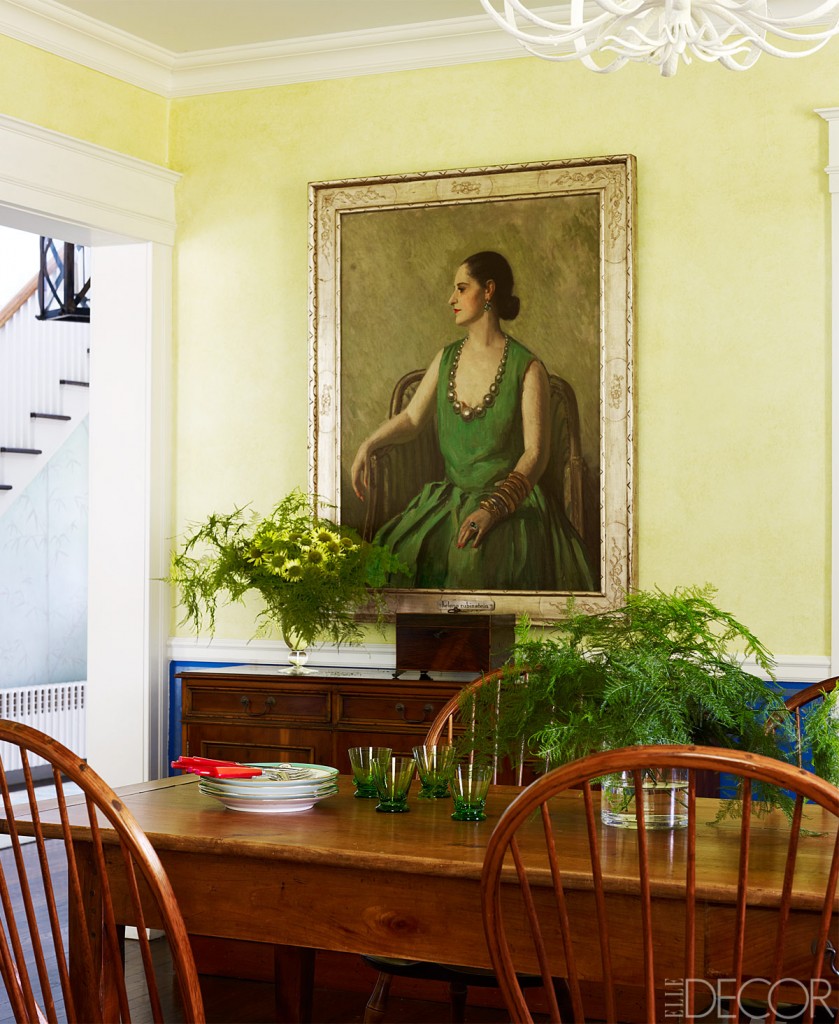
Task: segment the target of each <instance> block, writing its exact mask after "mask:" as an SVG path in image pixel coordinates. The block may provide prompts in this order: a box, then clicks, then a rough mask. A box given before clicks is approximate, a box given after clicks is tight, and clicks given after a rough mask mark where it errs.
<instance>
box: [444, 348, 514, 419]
mask: <svg viewBox="0 0 839 1024" xmlns="http://www.w3.org/2000/svg"><path fill="white" fill-rule="evenodd" d="M465 344H466V339H465V338H464V339H463V341H461V343H460V348H459V349H458V350H457V354H456V355H455V357H454V361H453V362H452V366H451V369H450V370H449V386H448V389H447V391H446V398H448V400H449V402H450V404H451V407H452V412H454V414H455V415H456V416H460V417H461V418H462V419H464V420H466V421H469V420H472V419H480V418H481V416H485V415H486V411H487V409H488V408H489V407H490V406H491V405H495V399H496V397H497V396H498V389H499V387H500V386H501V381H502V379H503V377H504V370H505V369H506V368H507V351H508V349H509V348H510V339H509V338H508V337H507V335H506V334H505V335H504V351H503V352H502V353H501V362H500V363H499V364H498V369H497V370H496V373H495V380H494V381H493V382H492V384H490V386H489V391H488V392H487V394H485V395H484V398H483V401H482V402H480V403H479V404H478V405H476V406H474V408H473V407H472V406H471V405H467V404H466V403H465V402H461V401H460V399H459V398H458V397H457V387H456V385H455V378H456V377H457V366H458V363H459V362H460V355H461V353H462V352H463V346H464V345H465Z"/></svg>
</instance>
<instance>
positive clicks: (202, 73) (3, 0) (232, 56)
mask: <svg viewBox="0 0 839 1024" xmlns="http://www.w3.org/2000/svg"><path fill="white" fill-rule="evenodd" d="M0 33H2V34H3V35H6V36H9V37H11V38H13V39H17V40H19V41H21V42H24V43H29V44H30V45H32V46H37V47H39V48H40V49H42V50H46V51H48V52H49V53H53V54H55V55H56V56H59V57H64V58H65V59H67V60H71V61H73V62H74V63H76V64H81V65H82V66H84V67H88V68H91V69H93V70H94V71H101V72H103V73H104V74H106V75H110V76H111V77H113V78H118V79H120V80H122V81H124V82H128V83H129V84H131V85H136V86H139V87H140V88H141V89H146V90H148V91H149V92H154V93H157V94H158V95H160V96H164V97H166V98H170V99H171V98H178V97H186V96H199V95H205V94H208V93H216V92H233V91H237V90H241V89H260V88H265V87H267V86H274V85H290V84H294V83H299V82H312V81H318V80H320V79H327V78H347V77H352V76H355V75H371V74H380V73H383V72H388V71H405V70H413V69H417V68H429V67H443V66H448V65H452V64H466V63H472V62H476V61H487V60H501V59H505V58H509V57H522V56H524V53H523V51H522V49H521V47H520V46H519V45H518V44H517V43H516V42H515V41H514V40H512V39H511V38H509V37H508V36H507V35H506V34H505V33H504V32H502V31H500V30H499V29H498V28H497V26H495V25H494V24H493V23H492V21H491V20H490V19H489V17H488V16H486V15H482V14H478V15H476V16H475V17H468V18H453V19H448V20H445V21H436V22H427V23H423V24H419V25H401V26H398V27H396V28H387V29H373V30H366V31H363V32H362V31H360V32H340V33H331V34H327V35H320V36H308V37H305V38H299V39H292V40H286V41H282V42H276V43H264V44H255V45H250V46H239V47H230V48H229V49H227V48H226V49H221V50H197V51H194V52H191V53H186V54H177V53H173V52H171V51H170V50H166V49H164V48H163V47H159V46H154V45H152V44H150V43H146V42H144V41H143V40H141V39H138V38H137V37H136V36H132V35H130V34H128V33H127V32H122V31H120V30H118V29H114V28H111V27H110V26H108V25H105V24H103V23H102V22H99V21H97V20H95V19H94V18H89V17H87V16H86V15H83V14H79V13H78V12H76V11H71V10H69V9H68V8H66V7H62V6H61V4H57V3H51V2H47V0H0Z"/></svg>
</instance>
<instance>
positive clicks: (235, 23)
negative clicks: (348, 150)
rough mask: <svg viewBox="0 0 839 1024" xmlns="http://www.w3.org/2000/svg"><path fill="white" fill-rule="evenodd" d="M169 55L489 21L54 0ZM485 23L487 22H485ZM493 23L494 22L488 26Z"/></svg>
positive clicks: (435, 4)
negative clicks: (449, 22) (425, 25)
mask: <svg viewBox="0 0 839 1024" xmlns="http://www.w3.org/2000/svg"><path fill="white" fill-rule="evenodd" d="M52 2H53V6H56V7H65V8H69V9H70V10H72V11H76V12H78V13H79V14H82V15H85V16H87V17H89V18H92V19H94V20H95V21H98V22H100V23H102V24H104V25H107V26H110V27H111V28H115V29H118V30H120V31H122V32H126V33H128V34H129V35H132V36H134V37H136V38H137V39H142V40H144V41H145V42H147V43H151V44H152V45H154V46H159V47H162V48H163V49H165V50H168V51H170V52H171V53H177V54H184V53H190V52H195V51H201V50H217V49H223V48H228V47H239V46H247V45H250V44H253V43H269V42H278V41H288V40H291V39H298V38H307V37H312V36H320V35H331V34H332V33H337V32H358V31H369V30H370V29H377V28H393V27H395V26H404V25H415V24H417V25H418V24H422V23H425V22H439V21H444V20H447V19H451V18H467V17H473V16H476V15H482V14H484V12H483V9H482V7H481V5H480V3H479V0H62V2H61V4H58V3H57V2H55V0H52ZM484 16H486V15H484ZM487 20H488V21H489V19H487Z"/></svg>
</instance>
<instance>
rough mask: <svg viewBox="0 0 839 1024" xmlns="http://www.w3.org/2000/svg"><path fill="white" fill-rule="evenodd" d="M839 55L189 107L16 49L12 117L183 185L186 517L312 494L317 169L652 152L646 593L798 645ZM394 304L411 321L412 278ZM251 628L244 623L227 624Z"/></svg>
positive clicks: (644, 277)
mask: <svg viewBox="0 0 839 1024" xmlns="http://www.w3.org/2000/svg"><path fill="white" fill-rule="evenodd" d="M838 59H839V48H837V46H836V45H834V46H833V48H832V49H831V48H828V50H827V51H826V52H822V53H821V54H818V55H816V56H815V57H811V58H808V59H806V60H803V61H799V62H781V61H778V60H773V59H771V58H768V57H764V58H762V59H761V60H760V61H759V62H758V64H757V65H756V67H755V68H753V69H752V70H751V71H749V72H747V73H744V74H742V75H738V74H734V73H730V72H726V71H724V70H723V69H722V68H719V67H717V66H711V67H706V66H704V65H694V66H692V67H691V68H682V69H680V71H679V73H678V75H677V76H676V78H675V79H672V80H668V81H665V80H662V79H661V78H660V77H658V76H657V75H656V73H655V72H654V71H653V70H652V69H650V68H646V67H629V68H625V69H624V70H622V71H621V72H619V73H617V74H615V75H610V76H602V77H601V76H596V75H593V74H592V73H590V72H587V71H585V70H584V69H583V68H581V67H579V66H577V65H573V66H562V67H559V66H555V65H551V64H547V63H545V62H541V61H538V60H536V59H520V60H510V61H503V62H498V63H494V64H475V65H467V66H463V67H456V68H443V69H433V70H427V71H417V72H403V73H398V74H390V75H378V76H369V77H360V78H357V79H350V80H338V81H328V82H321V83H313V84H306V85H299V86H288V87H282V88H272V89H265V90H254V91H250V92H237V93H230V94H221V95H218V96H208V97H196V98H192V99H185V100H178V101H174V102H172V103H171V104H169V103H167V101H165V100H163V99H161V98H160V97H158V96H155V95H153V94H150V93H147V92H144V91H143V90H140V89H137V88H134V87H131V86H128V85H125V84H123V83H120V82H117V81H115V80H113V79H110V78H108V77H106V76H104V75H101V74H98V73H96V72H92V71H88V70H86V69H84V68H80V67H77V66H75V65H72V64H69V63H67V62H65V61H62V60H60V59H58V58H55V57H52V56H49V55H47V54H44V53H42V52H41V51H39V50H37V49H34V48H32V47H29V46H26V45H24V44H21V43H17V42H14V41H12V40H9V39H6V38H2V37H0V111H1V112H3V113H5V114H9V115H12V116H14V117H19V118H22V119H24V120H27V121H32V122H34V123H37V124H41V125H44V126H46V127H49V128H55V129H57V130H59V131H62V132H66V133H68V134H71V135H76V136H78V137H79V138H82V139H86V140H90V141H93V142H96V143H98V144H101V145H104V146H109V147H112V148H114V149H117V150H120V151H122V152H125V153H128V154H130V155H133V156H138V157H141V158H143V159H147V160H151V161H154V162H157V163H163V164H165V163H167V162H168V163H169V165H170V166H171V167H173V168H174V169H175V170H177V171H180V172H181V173H182V174H183V180H182V183H181V185H180V187H179V193H178V223H179V237H178V243H177V248H176V264H175V266H176V279H175V340H176V360H175V371H176V384H175V402H176V404H175V416H176V424H175V427H176V429H175V476H174V479H175V529H176V530H177V531H180V530H182V529H183V528H184V526H185V524H186V522H187V521H188V520H195V519H200V518H203V516H204V515H205V514H206V513H207V512H209V511H210V510H212V509H220V510H221V509H229V508H231V507H232V506H233V505H235V504H237V503H243V502H247V501H252V502H253V503H254V505H255V506H256V507H257V508H259V509H262V510H264V509H267V507H268V506H269V505H270V504H271V503H272V502H273V501H274V500H275V499H276V498H277V497H278V496H280V495H282V494H284V493H285V492H286V491H287V490H289V489H290V488H291V487H293V486H305V483H306V433H307V402H308V384H307V287H308V281H307V217H308V210H307V184H308V182H310V181H319V180H330V179H336V178H342V177H354V176H365V175H376V174H384V173H393V172H400V171H415V170H427V169H434V168H450V167H468V166H480V165H487V164H497V163H513V162H519V161H528V160H545V159H558V158H564V157H578V156H590V155H599V154H608V153H623V152H630V153H634V154H635V156H636V157H637V160H638V232H637V246H636V256H637V282H638V289H637V331H636V364H637V373H636V402H637V417H636V434H637V444H638V454H637V462H636V481H637V501H636V516H637V527H638V551H639V558H638V583H639V584H640V585H641V586H643V587H649V586H654V585H658V586H661V587H663V588H671V587H673V586H675V585H677V584H688V583H704V582H706V581H707V582H712V583H714V584H715V585H716V586H717V587H718V588H719V600H720V603H721V604H722V605H723V606H724V607H726V608H728V609H730V610H731V611H733V612H734V613H735V614H737V615H738V616H739V617H740V618H742V619H743V620H744V621H745V622H746V623H748V624H749V625H750V626H751V627H752V628H753V629H754V630H755V631H756V632H757V633H758V635H759V636H760V637H761V638H762V639H763V640H764V641H765V642H766V643H767V644H768V645H769V646H770V648H771V649H773V650H774V651H775V652H776V653H778V654H787V655H800V654H809V655H823V654H825V653H826V652H827V650H828V624H829V562H828V559H829V527H830V511H829V477H830V463H829V458H830V455H829V444H828V440H829V412H830V395H829V365H830V351H829V299H830V297H829V262H828V260H829V249H828V246H829V209H828V205H829V204H828V193H827V179H826V176H825V174H824V171H823V168H824V166H825V164H826V163H827V130H826V125H825V124H824V123H823V122H822V121H821V119H820V118H818V117H817V116H816V115H815V114H814V113H813V110H814V108H817V107H827V106H833V105H836V104H837V103H839V95H837V89H836V74H835V67H836V61H837V60H838ZM21 82H25V83H26V88H25V89H24V88H21ZM167 119H169V123H168V128H167ZM446 298H447V296H446V295H441V297H440V301H441V302H445V300H446ZM382 300H383V302H386V303H388V304H392V306H393V308H394V324H395V328H396V329H398V308H399V283H398V268H396V273H395V275H394V278H393V279H392V280H390V281H387V282H383V283H382ZM252 624H253V616H252V614H249V613H248V612H246V611H242V610H238V609H237V610H233V611H229V612H224V613H223V614H222V615H221V616H220V618H219V622H218V629H217V635H219V636H223V637H235V636H240V637H247V636H249V635H250V633H251V630H252Z"/></svg>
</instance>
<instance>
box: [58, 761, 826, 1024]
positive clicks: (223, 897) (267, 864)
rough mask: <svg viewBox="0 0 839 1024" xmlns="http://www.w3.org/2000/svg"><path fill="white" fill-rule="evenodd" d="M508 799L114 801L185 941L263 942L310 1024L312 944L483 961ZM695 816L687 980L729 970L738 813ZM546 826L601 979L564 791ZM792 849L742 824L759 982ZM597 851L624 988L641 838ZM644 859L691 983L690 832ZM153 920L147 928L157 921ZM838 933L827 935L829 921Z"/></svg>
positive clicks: (670, 949)
mask: <svg viewBox="0 0 839 1024" xmlns="http://www.w3.org/2000/svg"><path fill="white" fill-rule="evenodd" d="M517 792H519V790H517V789H516V788H514V787H511V786H496V787H493V788H492V789H491V790H490V794H489V797H488V801H487V808H486V809H487V818H486V820H485V821H482V822H458V821H453V820H452V818H451V811H452V806H451V802H450V801H449V800H419V799H416V798H415V796H414V795H412V797H411V799H410V802H409V807H410V810H409V813H407V814H381V813H377V812H376V809H375V808H376V802H375V800H363V799H356V798H354V796H353V789H352V784H351V780H350V779H349V778H347V777H343V776H342V777H340V778H339V792H338V794H337V795H335V796H332V797H329V798H328V799H324V800H322V801H320V802H319V803H317V804H315V806H314V807H312V808H311V809H309V810H306V811H301V812H297V813H272V814H264V813H243V812H239V811H234V810H229V809H227V808H225V807H224V806H223V805H222V804H221V803H220V802H219V801H218V800H216V799H214V798H213V797H210V796H206V795H204V794H202V793H201V792H199V788H198V779H197V778H196V777H195V776H191V775H185V776H181V777H174V778H167V779H161V780H158V781H152V782H146V783H141V784H137V785H134V786H129V787H124V788H122V789H120V790H119V794H120V796H121V799H122V800H123V801H124V803H125V805H126V806H127V807H128V808H129V809H130V810H131V811H132V812H133V814H134V816H135V817H136V818H137V820H138V822H139V824H140V825H141V827H142V828H143V829H144V831H145V832H146V833H147V835H148V837H149V839H150V840H151V842H152V844H153V846H154V847H155V849H156V850H157V852H158V854H159V856H160V858H161V860H162V862H163V864H164V866H165V868H166V871H167V873H168V875H169V877H170V879H171V882H172V885H173V887H174V891H175V893H176V895H177V898H178V902H179V904H180V908H181V911H182V913H183V916H184V919H185V921H186V924H187V928H188V930H189V931H190V932H191V933H193V934H195V935H199V936H210V937H218V938H227V939H242V940H248V941H253V942H260V943H268V944H271V945H273V946H274V947H275V950H276V956H275V966H276V971H277V988H278V992H279V993H280V1005H279V1006H278V1012H279V1014H280V1016H281V1017H284V1018H285V1019H288V1020H294V1021H304V1020H306V1019H307V1016H308V1014H309V1013H310V1009H311V1007H310V1004H309V994H310V992H311V981H312V969H313V963H314V951H316V950H318V949H324V950H334V951H345V952H354V953H368V954H378V955H382V956H390V957H408V958H411V959H416V960H437V961H442V962H445V963H453V964H462V965H466V966H472V967H489V966H490V962H489V956H488V953H487V949H486V945H485V941H484V936H483V925H482V918H481V893H480V880H481V868H482V865H483V860H484V851H485V849H486V845H487V842H488V840H489V837H490V834H491V832H492V829H493V826H494V825H495V823H496V822H497V820H498V818H499V816H500V815H501V813H502V812H503V810H504V808H505V807H506V806H507V805H508V804H509V802H510V801H511V800H512V799H513V798H514V796H515V795H516V793H517ZM69 802H70V804H71V807H70V814H71V822H73V821H74V815H75V814H76V813H78V818H77V821H78V824H77V825H76V824H74V828H73V837H74V842H75V843H76V845H77V847H78V848H79V850H80V852H82V853H83V854H84V852H85V848H86V846H88V845H89V844H88V843H87V840H88V838H89V829H88V828H87V827H86V826H85V825H83V823H82V822H83V810H82V808H81V806H80V805H79V806H78V811H75V810H74V807H73V806H72V805H73V801H72V800H70V801H69ZM80 803H81V798H79V804H80ZM698 805H699V814H700V823H699V826H698V838H697V862H698V867H697V892H698V895H699V897H700V899H701V900H702V903H703V913H702V915H701V916H700V919H701V922H702V923H701V928H700V934H699V936H698V944H697V964H698V968H699V971H698V973H699V974H700V976H702V977H705V978H720V977H723V978H724V977H726V976H727V975H728V974H730V956H731V936H732V934H733V921H734V918H733V915H734V908H733V903H734V899H735V894H736V886H737V878H738V857H737V842H738V828H739V820H736V819H735V820H728V821H725V820H723V821H721V822H719V823H717V824H711V822H712V821H713V819H714V817H715V815H716V812H717V808H718V806H719V804H718V801H715V800H700V801H698ZM552 815H554V816H555V817H556V820H557V823H558V826H559V830H558V835H559V836H560V841H561V845H562V851H561V852H562V856H563V864H564V875H563V878H564V883H565V885H566V888H567V889H569V890H571V891H570V903H569V907H570V911H571V915H572V921H573V922H574V924H573V928H574V929H575V930H576V932H577V934H576V935H575V938H576V939H577V940H578V942H579V949H578V956H581V957H582V963H583V965H584V972H585V975H586V976H587V977H589V978H591V979H596V978H597V977H598V972H599V970H600V965H599V954H598V952H597V947H596V935H595V933H596V928H595V927H594V926H593V922H594V920H595V918H594V910H593V900H592V875H591V869H590V867H589V864H588V859H587V852H586V844H585V834H584V821H583V807H582V799H581V795H580V794H579V793H577V792H574V791H572V792H569V793H566V794H563V795H561V796H560V797H558V798H557V799H556V800H555V801H554V802H553V809H552ZM56 822H57V815H56V814H55V812H52V811H50V810H49V809H48V808H47V809H44V810H43V811H42V824H43V827H44V831H45V834H47V835H48V836H53V837H54V838H59V833H58V831H57V826H56V824H55V823H56ZM807 826H808V829H809V830H810V834H808V835H807V836H804V837H803V838H802V840H801V846H800V850H799V856H798V867H797V873H796V884H795V895H794V901H793V908H792V917H791V924H790V931H789V939H788V948H787V959H786V961H785V965H784V969H785V973H786V975H788V976H790V977H793V976H795V973H796V972H799V974H800V976H802V977H803V976H804V971H805V969H806V968H805V964H806V962H807V959H808V954H809V948H810V943H811V942H812V938H813V936H814V935H815V934H816V929H817V918H818V909H819V908H820V906H821V902H822V899H823V893H824V891H825V879H826V877H827V872H828V870H829V861H830V854H831V848H832V842H831V841H830V839H829V836H830V834H832V835H834V836H835V831H836V824H835V822H831V821H828V819H827V816H826V815H824V816H823V812H822V811H821V810H819V809H813V810H812V812H810V818H809V819H808V821H807ZM539 832H540V824H539V822H538V820H536V819H534V821H533V822H532V823H529V824H528V825H527V826H526V827H525V828H524V829H523V830H522V832H521V836H520V841H521V849H522V854H523V857H524V860H525V863H526V864H527V865H528V869H529V873H530V875H531V879H532V883H533V886H534V893H535V898H536V900H537V902H540V903H544V902H545V901H550V900H551V899H552V894H551V889H550V878H549V875H548V871H547V866H546V864H545V863H544V861H543V859H542V857H541V856H540V854H539V853H538V852H537V851H538V847H539V843H538V834H539ZM104 837H105V838H106V839H107V832H105V833H104ZM786 838H787V835H786V827H785V819H784V818H783V816H782V815H777V814H775V815H772V816H770V817H769V818H766V819H764V820H761V821H757V822H756V823H755V825H754V834H753V840H752V851H751V863H750V896H749V909H748V917H749V929H750V931H749V938H748V940H747V962H746V964H745V969H746V973H750V972H751V973H755V974H758V975H760V974H762V973H764V972H766V970H767V969H768V965H769V963H770V953H769V950H770V949H771V938H772V935H773V934H774V932H773V929H774V921H775V916H776V915H775V912H774V907H775V906H776V905H777V902H778V898H779V893H780V886H781V881H782V874H783V858H784V854H785V850H786ZM600 843H601V847H602V851H603V859H604V878H605V885H606V888H607V889H608V893H609V896H608V898H609V911H610V915H611V918H612V920H611V933H612V938H613V943H614V949H613V964H614V969H615V971H616V974H617V977H618V978H619V979H624V980H625V981H626V983H627V984H634V983H635V982H636V981H637V979H638V976H639V972H640V957H641V942H640V939H639V936H640V917H639V902H638V883H637V874H636V867H637V851H636V838H635V834H634V832H632V831H630V830H624V829H617V828H614V827H609V826H606V825H604V826H602V827H601V830H600ZM649 848H650V855H651V871H652V891H653V895H654V898H655V904H654V909H653V920H654V925H655V928H656V933H657V936H658V942H657V947H658V948H657V953H658V957H659V958H658V961H657V965H656V971H657V973H658V975H659V976H660V979H661V983H662V985H664V984H665V983H666V982H667V980H668V979H673V978H681V977H683V975H684V973H685V971H684V965H683V960H682V957H683V954H682V950H683V948H684V916H683V913H682V907H681V898H682V893H683V884H684V871H685V849H686V844H685V833H684V831H675V832H659V833H650V835H649ZM112 849H113V858H112V859H110V862H109V875H110V881H111V887H112V891H113V895H114V900H115V903H116V911H117V915H118V920H120V921H121V922H122V923H125V924H131V923H132V911H131V907H130V905H129V904H128V900H127V897H126V895H125V893H124V891H123V890H122V888H121V885H120V876H121V873H122V865H121V861H120V859H119V856H118V854H117V851H116V848H115V847H113V848H112ZM511 871H512V868H511ZM511 877H512V876H511ZM514 889H515V887H514V886H512V885H510V886H509V890H510V892H509V899H508V901H507V902H508V906H507V907H506V908H505V914H506V917H507V926H508V934H509V937H510V942H511V946H512V948H513V949H514V952H515V954H516V956H517V957H518V963H519V964H520V965H521V966H522V968H523V969H528V970H533V971H534V972H535V971H537V966H536V963H535V959H534V956H533V953H532V950H530V948H529V941H528V940H527V939H525V938H524V936H525V929H524V927H523V918H522V910H521V906H520V901H519V898H518V896H517V894H516V892H515V891H514ZM147 923H149V924H150V925H154V923H155V922H154V920H153V917H151V919H150V920H149V921H148V922H147ZM834 934H835V935H836V934H839V918H837V929H834ZM546 941H547V943H548V947H549V950H550V951H551V955H552V956H553V957H554V958H555V959H554V962H555V963H556V964H557V965H558V967H559V971H558V972H557V973H559V972H560V971H561V966H562V964H563V963H564V956H563V953H562V937H561V935H560V934H559V931H558V929H557V930H555V931H553V932H549V933H548V934H547V936H546Z"/></svg>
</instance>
